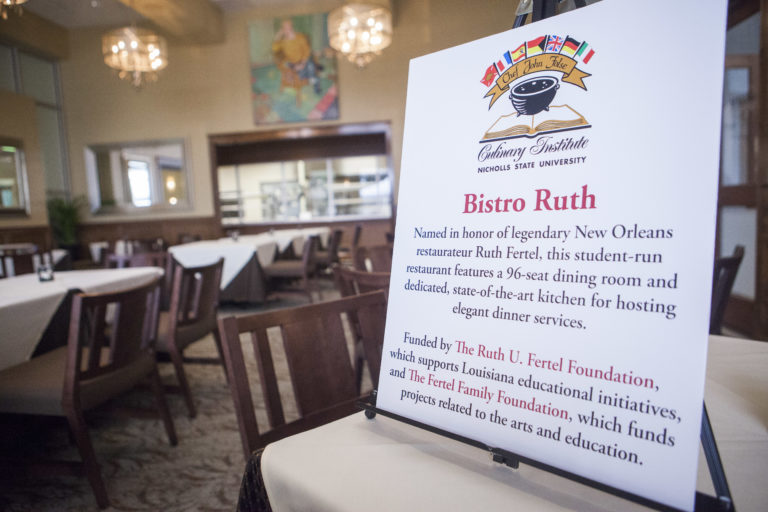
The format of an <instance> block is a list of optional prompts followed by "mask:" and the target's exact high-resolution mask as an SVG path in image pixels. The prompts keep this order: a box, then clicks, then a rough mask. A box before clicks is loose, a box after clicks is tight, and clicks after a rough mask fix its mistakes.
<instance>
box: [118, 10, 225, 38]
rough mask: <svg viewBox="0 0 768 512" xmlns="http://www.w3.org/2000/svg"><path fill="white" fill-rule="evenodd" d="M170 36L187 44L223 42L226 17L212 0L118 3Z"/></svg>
mask: <svg viewBox="0 0 768 512" xmlns="http://www.w3.org/2000/svg"><path fill="white" fill-rule="evenodd" d="M118 2H120V3H121V4H123V5H125V6H127V7H129V8H131V9H133V10H134V11H136V12H137V13H139V14H140V15H142V16H143V17H144V18H146V19H147V20H149V21H150V22H152V24H153V25H154V26H155V27H157V29H158V30H160V31H162V32H163V33H164V34H165V35H167V36H168V37H171V38H173V39H176V40H178V41H181V42H185V43H194V44H211V43H220V42H223V41H224V17H223V15H222V13H221V10H220V9H219V8H218V7H217V6H215V5H214V4H213V3H212V2H211V0H118Z"/></svg>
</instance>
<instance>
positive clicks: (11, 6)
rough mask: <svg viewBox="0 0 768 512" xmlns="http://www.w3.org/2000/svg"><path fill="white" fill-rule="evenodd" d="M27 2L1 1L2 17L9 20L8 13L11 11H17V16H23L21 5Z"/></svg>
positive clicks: (0, 15)
mask: <svg viewBox="0 0 768 512" xmlns="http://www.w3.org/2000/svg"><path fill="white" fill-rule="evenodd" d="M26 2H27V0H0V17H1V18H3V19H4V20H7V19H8V12H9V11H11V10H15V11H16V14H19V15H21V4H24V3H26Z"/></svg>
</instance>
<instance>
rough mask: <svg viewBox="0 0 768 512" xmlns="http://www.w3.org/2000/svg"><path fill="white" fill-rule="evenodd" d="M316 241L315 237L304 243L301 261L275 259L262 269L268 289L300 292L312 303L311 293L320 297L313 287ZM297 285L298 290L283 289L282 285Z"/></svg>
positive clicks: (292, 288) (315, 268)
mask: <svg viewBox="0 0 768 512" xmlns="http://www.w3.org/2000/svg"><path fill="white" fill-rule="evenodd" d="M317 245H318V239H317V237H316V236H311V237H309V238H308V239H307V240H306V242H304V248H303V253H302V257H301V259H294V258H291V259H276V260H275V261H273V262H272V263H271V264H269V265H266V266H265V267H263V270H264V277H265V278H266V279H267V281H268V282H269V289H270V290H272V291H274V292H295V291H298V292H301V293H303V294H305V295H306V296H307V297H308V298H309V302H312V301H313V298H312V291H313V290H315V289H316V290H317V292H318V295H320V293H321V292H320V289H319V288H317V287H316V286H315V281H314V278H315V274H316V272H317V262H316V260H315V256H316V252H317ZM286 282H287V283H296V282H298V283H299V288H298V289H297V288H295V287H290V286H289V287H285V286H283V285H284V283H286Z"/></svg>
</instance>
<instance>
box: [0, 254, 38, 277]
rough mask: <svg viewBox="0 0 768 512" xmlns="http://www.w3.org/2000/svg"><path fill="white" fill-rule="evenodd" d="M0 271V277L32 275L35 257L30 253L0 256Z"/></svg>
mask: <svg viewBox="0 0 768 512" xmlns="http://www.w3.org/2000/svg"><path fill="white" fill-rule="evenodd" d="M38 257H39V256H38ZM0 269H1V270H2V277H13V276H20V275H23V274H34V273H35V255H34V254H32V253H16V254H6V255H4V256H0Z"/></svg>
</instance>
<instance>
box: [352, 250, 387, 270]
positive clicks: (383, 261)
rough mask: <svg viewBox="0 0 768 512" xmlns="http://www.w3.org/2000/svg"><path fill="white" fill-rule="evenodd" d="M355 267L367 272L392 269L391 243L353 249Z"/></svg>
mask: <svg viewBox="0 0 768 512" xmlns="http://www.w3.org/2000/svg"><path fill="white" fill-rule="evenodd" d="M355 268H356V269H357V270H362V271H364V272H365V271H368V272H390V271H391V270H392V245H390V244H384V245H369V246H364V247H358V248H357V250H356V251H355Z"/></svg>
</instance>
